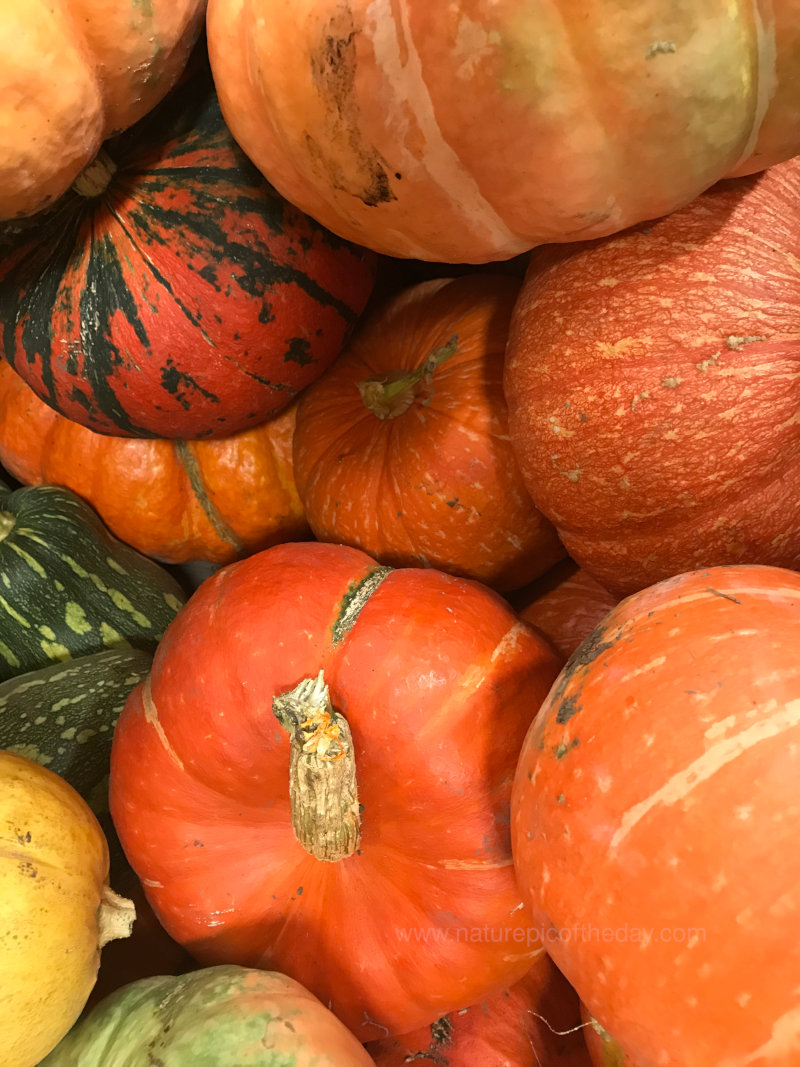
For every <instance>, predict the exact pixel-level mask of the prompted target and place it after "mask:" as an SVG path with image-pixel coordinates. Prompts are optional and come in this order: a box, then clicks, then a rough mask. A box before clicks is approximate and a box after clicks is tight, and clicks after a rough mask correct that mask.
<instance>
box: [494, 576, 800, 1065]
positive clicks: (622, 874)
mask: <svg viewBox="0 0 800 1067" xmlns="http://www.w3.org/2000/svg"><path fill="white" fill-rule="evenodd" d="M798 648H800V575H798V574H797V573H795V572H793V571H788V570H783V569H780V568H772V567H760V566H749V567H747V566H742V567H717V568H711V569H708V570H701V571H696V572H692V573H689V574H687V575H683V576H680V577H676V578H671V579H668V580H666V581H664V582H661V583H659V584H658V585H655V586H652V587H651V588H649V589H647V590H644V591H643V592H641V593H637V594H635V595H634V596H631V597H629V598H628V599H626V600H624V601H623V602H622V603H621V604H620V605H618V607H616V608H615V609H614V610H613V611H612V612H611V613H610V614H609V615H608V616H607V617H606V619H605V620H604V622H603V623H602V625H601V626H600V627H598V628H597V629H596V630H595V631H594V633H593V634H592V635H591V636H590V637H589V638H587V640H586V641H585V642H584V643H583V644H582V645H581V646H580V648H579V649H578V650H577V651H576V653H575V655H574V656H573V657H572V658H571V659H570V660H569V662H568V663H567V665H566V667H565V668H564V670H563V672H562V674H561V676H560V678H559V679H558V680H557V681H556V683H555V685H554V686H553V689H552V690H551V692H550V695H549V697H548V698H547V700H546V701H545V703H544V704H543V706H542V708H541V711H540V712H539V714H538V716H537V718H536V719H535V721H534V723H533V725H532V727H531V729H530V731H529V733H528V736H527V738H526V740H525V743H524V745H523V748H522V752H521V755H520V760H519V764H518V768H517V773H516V777H515V781H514V787H513V793H512V846H513V852H514V864H515V869H516V871H517V877H518V880H519V885H520V889H521V891H522V893H523V895H524V897H525V899H526V901H527V902H528V903H529V904H530V906H531V908H532V911H533V915H534V923H535V924H536V925H537V926H538V927H539V928H540V929H541V931H542V936H543V939H544V942H545V945H546V947H547V951H548V952H549V953H550V955H551V956H552V957H553V959H554V960H555V962H556V964H557V965H558V967H559V968H560V969H561V970H562V971H563V973H564V974H565V975H566V977H567V978H568V979H569V981H570V982H571V983H572V985H573V986H574V987H575V989H576V991H577V992H578V995H579V996H580V997H581V999H582V1000H583V1002H584V1003H585V1004H586V1006H587V1007H588V1009H589V1010H590V1011H591V1012H592V1014H593V1015H595V1017H596V1018H597V1019H598V1020H600V1021H601V1022H602V1025H603V1026H604V1027H605V1028H606V1029H607V1030H608V1032H609V1033H610V1034H612V1035H613V1036H614V1037H615V1038H616V1039H617V1040H618V1042H619V1044H620V1046H621V1048H622V1050H623V1051H624V1052H625V1053H626V1054H627V1055H628V1056H629V1057H630V1062H631V1063H633V1064H635V1065H636V1067H797V1063H798V1062H799V1060H798V1056H799V1054H800V1044H798V1031H797V1018H798V1015H799V1014H800V1000H798V996H799V994H798V990H800V939H798V936H797V934H798V929H799V928H800V888H798V887H800V858H799V855H798V850H797V848H796V842H797V837H798V833H800V784H799V783H800V659H798V655H797V650H798Z"/></svg>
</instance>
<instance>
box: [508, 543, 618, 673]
mask: <svg viewBox="0 0 800 1067" xmlns="http://www.w3.org/2000/svg"><path fill="white" fill-rule="evenodd" d="M568 563H572V561H571V560H570V561H568ZM617 599H618V598H617V597H615V596H614V595H613V594H612V593H609V591H608V590H607V589H604V588H603V586H602V585H600V583H599V582H598V581H596V580H595V579H594V578H592V576H591V574H587V573H586V571H582V570H580V569H579V568H578V569H576V568H575V566H574V564H572V566H571V567H569V566H567V567H563V565H559V566H558V567H554V568H553V572H552V577H551V575H550V574H546V575H544V576H543V577H542V578H541V579H540V580H539V581H538V582H535V583H533V585H531V586H530V587H529V588H528V589H521V590H519V593H518V596H517V598H515V599H514V606H515V607H516V609H517V611H518V612H519V616H520V618H521V619H524V620H525V621H526V622H529V623H531V625H533V626H536V627H537V628H538V629H539V630H541V631H542V633H544V634H546V635H547V636H548V637H549V638H550V640H551V641H552V642H553V644H554V645H555V647H556V648H557V649H558V651H559V652H560V653H561V655H562V656H563V657H564V659H567V658H568V657H569V656H571V655H572V653H573V652H574V651H575V649H576V648H577V647H578V645H579V644H580V643H581V641H583V640H584V639H585V638H587V637H588V636H589V634H590V633H591V632H592V630H593V629H594V628H595V626H598V625H599V624H600V623H601V622H602V620H603V619H604V618H605V616H606V615H607V614H608V613H609V611H611V609H612V608H613V607H614V606H615V605H616V603H617Z"/></svg>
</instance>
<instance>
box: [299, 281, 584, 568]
mask: <svg viewBox="0 0 800 1067" xmlns="http://www.w3.org/2000/svg"><path fill="white" fill-rule="evenodd" d="M519 284H520V283H519V280H518V279H516V278H513V277H511V276H503V275H489V274H474V275H471V276H465V277H460V278H437V279H432V280H430V281H425V282H421V283H419V284H418V285H414V286H411V287H409V288H407V289H404V290H402V291H401V292H399V293H397V294H396V295H395V296H394V297H391V298H390V299H388V300H387V301H386V302H385V303H384V304H383V305H381V306H380V307H379V308H378V309H377V310H376V311H375V313H374V314H373V315H372V316H371V317H370V319H369V321H367V322H364V323H362V324H361V325H360V327H359V328H357V330H356V333H355V334H354V336H353V339H352V340H351V342H350V344H349V345H348V346H347V348H346V349H345V351H344V352H343V353H342V354H341V355H340V356H339V358H338V359H337V360H336V362H335V363H334V364H333V366H332V367H330V368H329V369H328V371H327V372H326V373H325V374H324V375H323V376H322V377H321V378H320V379H318V381H317V382H315V383H314V385H313V386H312V387H310V388H309V389H307V390H306V391H305V393H304V394H303V396H302V397H301V399H300V404H299V407H298V413H297V425H296V429H295V435H294V472H295V478H296V480H297V487H298V491H299V493H300V498H301V500H302V502H303V506H304V508H305V512H306V516H307V518H308V521H309V524H310V526H311V529H312V530H313V531H314V534H315V536H316V537H317V538H318V539H319V540H321V541H334V542H340V543H343V544H349V545H354V546H355V547H357V548H361V549H363V550H364V551H365V552H368V553H369V554H370V555H372V556H375V558H376V559H378V560H380V561H381V562H382V563H387V564H389V565H391V566H404V567H410V566H429V567H438V568H439V569H441V570H446V571H448V572H449V573H451V574H460V575H463V576H464V577H468V578H476V579H478V580H479V581H482V582H485V583H486V584H488V585H491V586H493V587H495V588H498V589H511V588H515V587H516V586H520V585H524V584H525V583H526V582H528V581H530V580H531V579H532V578H535V577H537V576H538V575H540V574H542V573H543V572H544V571H545V570H547V569H548V567H550V566H551V565H552V564H553V563H554V562H555V561H556V560H558V559H560V558H561V557H562V556H563V555H564V549H563V547H562V546H561V544H560V542H559V540H558V538H557V537H556V534H555V532H554V530H553V527H552V526H551V524H550V523H549V522H548V521H547V520H545V519H544V518H543V516H542V515H541V514H540V513H539V512H538V511H537V510H536V508H535V507H534V506H533V504H532V502H531V499H530V497H529V495H528V492H527V490H526V488H525V484H524V482H523V480H522V476H521V474H520V472H519V468H518V466H517V463H516V459H515V457H514V454H513V452H512V450H511V445H510V443H509V440H508V415H507V409H506V402H505V398H504V396H503V356H504V351H505V345H506V339H507V336H508V322H509V319H510V317H511V311H512V308H513V306H514V301H515V300H516V297H517V293H518V291H519ZM449 342H454V348H455V350H454V351H453V352H452V354H450V355H448V356H447V358H446V359H445V360H444V361H443V362H442V363H440V364H439V365H438V366H437V367H435V369H432V370H431V372H430V373H429V374H426V375H424V376H423V379H422V380H421V381H419V382H417V383H416V384H415V385H414V384H409V385H408V386H407V387H406V388H405V389H404V390H403V391H402V392H401V393H400V394H398V395H397V396H395V397H393V398H392V399H391V400H390V401H389V409H390V410H391V411H392V412H394V411H396V412H397V414H396V415H390V417H382V414H381V412H382V408H381V406H380V404H379V403H378V402H377V400H368V399H367V398H364V397H362V394H361V392H360V388H359V387H360V386H361V385H363V384H364V383H366V382H367V381H368V380H369V379H371V378H373V377H377V378H382V379H385V380H386V381H387V383H388V385H389V387H391V386H392V385H393V384H394V381H393V380H396V379H397V376H399V375H403V374H409V373H411V374H413V373H415V372H418V371H420V370H421V369H422V368H423V367H424V366H425V365H426V361H428V359H429V357H431V354H432V353H434V352H436V351H437V350H441V349H444V348H446V346H447V345H448V343H449ZM370 405H372V406H370ZM407 405H408V406H407ZM403 408H405V410H403Z"/></svg>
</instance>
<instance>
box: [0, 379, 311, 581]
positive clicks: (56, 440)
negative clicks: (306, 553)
mask: <svg viewBox="0 0 800 1067" xmlns="http://www.w3.org/2000/svg"><path fill="white" fill-rule="evenodd" d="M296 407H297V405H296V404H293V405H292V406H291V407H289V408H286V409H284V411H282V412H281V413H280V414H278V415H277V416H276V417H275V418H273V419H271V420H269V421H268V422H266V423H263V424H262V425H261V426H258V427H256V428H255V429H253V430H246V431H242V432H241V433H238V434H234V435H233V436H231V437H225V438H219V439H214V440H204V441H181V440H174V441H173V440H169V441H168V440H165V439H160V438H151V439H139V438H133V437H109V436H108V435H106V434H98V433H94V431H92V430H89V429H87V428H86V427H85V426H80V425H78V423H75V422H72V421H71V420H69V419H66V418H64V416H63V415H59V414H58V413H57V412H55V411H53V409H52V408H50V407H48V406H47V404H45V403H44V402H43V401H41V400H40V399H39V398H38V396H37V395H36V394H35V393H34V392H33V390H32V389H31V388H30V387H29V386H28V385H26V384H25V382H24V381H23V380H22V379H21V378H20V377H19V375H17V374H16V373H15V372H14V371H13V370H12V369H11V367H10V366H9V365H8V364H7V363H5V362H4V361H2V360H0V463H2V465H3V466H4V467H5V468H6V470H7V471H8V472H9V473H10V474H12V475H13V476H14V477H15V478H17V479H19V481H21V482H23V483H24V484H26V485H41V484H44V483H47V484H51V485H63V486H66V487H67V488H68V489H71V490H72V491H73V492H75V493H77V494H78V495H79V496H81V497H83V499H84V500H86V501H87V502H88V503H89V504H91V505H92V507H93V508H94V509H95V510H96V511H97V512H98V514H99V515H100V517H101V518H102V519H103V521H104V522H105V524H106V525H107V526H108V527H109V529H110V530H112V531H113V532H114V533H115V534H116V535H117V537H119V538H121V539H122V540H123V541H127V542H128V544H129V545H132V546H133V547H134V548H136V549H138V550H139V551H140V552H144V553H146V554H147V555H150V556H155V557H157V558H158V559H160V560H162V561H164V562H166V563H186V562H188V561H190V560H207V561H209V562H211V563H227V562H229V561H231V560H233V559H236V558H238V557H239V556H243V555H247V554H248V552H251V551H255V550H257V549H260V548H267V547H268V546H270V545H273V544H276V543H278V542H280V541H290V540H297V539H302V538H303V537H306V536H307V535H308V527H307V525H306V522H305V519H304V517H303V508H302V505H301V503H300V499H299V497H298V495H297V490H296V488H295V485H294V480H293V477H292V457H291V449H292V433H293V429H294V420H295V413H296Z"/></svg>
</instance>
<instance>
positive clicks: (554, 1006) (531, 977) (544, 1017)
mask: <svg viewBox="0 0 800 1067" xmlns="http://www.w3.org/2000/svg"><path fill="white" fill-rule="evenodd" d="M584 1029H585V1028H584V1027H582V1026H581V1019H580V1005H579V1003H578V999H577V997H576V995H575V990H574V989H573V988H572V987H571V986H570V984H569V982H567V980H566V979H565V978H564V976H563V975H562V974H561V973H560V971H559V970H558V968H557V967H556V966H555V964H554V963H553V961H552V960H551V959H550V957H549V956H547V955H546V954H545V953H544V951H543V952H542V953H541V955H540V956H539V957H538V958H537V959H536V962H535V963H534V964H533V966H532V967H531V969H530V970H529V971H528V973H527V974H526V975H525V977H524V978H521V979H520V980H519V982H517V983H516V984H515V985H513V986H512V987H511V988H510V989H504V990H503V991H502V993H497V994H496V995H495V996H493V997H489V998H488V999H486V1000H482V1001H481V1002H480V1003H479V1004H473V1005H471V1006H470V1007H469V1008H463V1009H462V1010H461V1011H457V1012H453V1013H452V1014H451V1015H445V1016H444V1017H443V1018H441V1019H437V1021H436V1022H435V1023H432V1024H431V1025H430V1026H426V1027H423V1028H422V1029H420V1030H415V1031H414V1032H413V1033H411V1034H403V1035H401V1036H400V1037H389V1038H384V1040H382V1041H370V1042H369V1043H368V1044H367V1051H368V1052H369V1053H370V1055H371V1056H372V1058H373V1059H374V1060H375V1063H376V1065H377V1067H405V1065H406V1064H409V1063H412V1062H413V1063H417V1062H421V1063H423V1064H425V1063H429V1064H439V1065H441V1067H591V1064H590V1060H589V1054H588V1052H587V1049H586V1043H585V1041H584V1038H583V1033H584Z"/></svg>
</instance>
